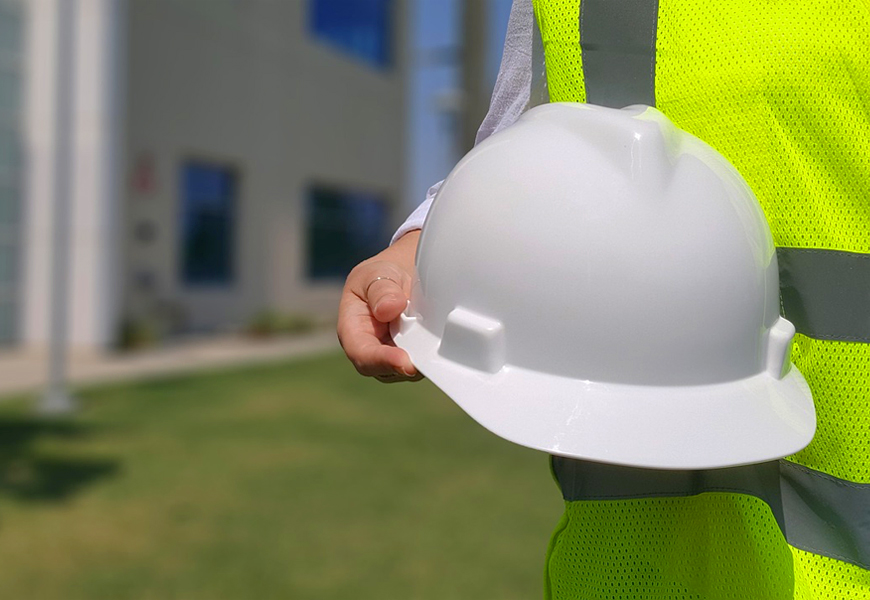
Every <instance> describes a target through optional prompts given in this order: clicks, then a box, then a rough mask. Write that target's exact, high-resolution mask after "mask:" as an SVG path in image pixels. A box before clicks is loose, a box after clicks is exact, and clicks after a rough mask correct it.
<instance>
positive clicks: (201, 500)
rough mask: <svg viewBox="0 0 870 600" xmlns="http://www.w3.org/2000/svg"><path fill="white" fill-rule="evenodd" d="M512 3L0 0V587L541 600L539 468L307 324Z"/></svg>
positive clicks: (482, 98) (433, 145)
mask: <svg viewBox="0 0 870 600" xmlns="http://www.w3.org/2000/svg"><path fill="white" fill-rule="evenodd" d="M509 11H510V0H0V596H2V597H8V598H17V599H28V598H64V599H66V598H113V599H114V598H210V599H218V598H380V599H384V598H387V599H389V598H397V599H398V598H528V597H540V595H541V593H542V584H543V568H544V564H543V557H544V554H545V550H546V545H547V540H548V536H549V534H550V532H551V530H552V529H553V527H554V526H555V524H556V521H557V520H558V517H559V515H560V510H559V505H560V500H559V494H558V492H557V491H556V488H555V486H554V484H553V483H552V481H551V479H550V475H549V472H548V468H547V459H546V457H545V456H544V455H542V454H539V453H536V452H532V451H528V450H524V449H520V448H516V447H513V446H511V445H509V444H508V443H506V442H502V441H500V440H498V439H496V438H495V437H494V436H492V435H491V434H489V433H487V432H486V431H484V430H483V429H482V428H480V427H479V426H477V425H476V424H474V423H473V422H471V421H470V419H469V418H468V417H466V416H465V415H464V414H463V413H462V412H461V411H460V410H459V409H457V408H456V407H455V406H454V405H453V404H452V403H451V402H450V400H449V399H447V398H446V397H445V396H443V394H441V393H440V392H439V391H438V390H437V389H436V388H434V386H432V385H431V384H429V383H428V382H425V381H424V382H421V383H418V384H401V385H394V386H385V385H382V384H379V383H377V382H374V381H370V380H368V379H365V378H362V377H359V376H358V375H357V374H356V372H355V371H354V369H353V368H352V366H351V365H350V364H349V363H348V362H347V361H346V359H344V357H343V355H342V354H341V352H340V349H339V348H338V344H337V340H336V336H335V331H334V325H335V318H336V308H337V302H338V298H339V295H340V291H341V287H342V283H343V280H344V277H345V276H346V275H347V273H348V272H349V271H350V269H351V268H352V267H353V266H354V265H355V264H356V263H358V262H359V261H361V260H363V259H365V258H367V257H369V256H371V255H372V254H374V253H376V252H378V251H379V250H380V249H382V248H383V247H385V246H386V245H387V243H388V242H389V239H390V236H391V235H392V232H393V231H394V230H395V229H396V228H397V227H398V225H399V224H400V223H401V222H402V221H403V220H404V219H405V217H406V216H407V215H408V214H409V213H410V212H411V211H412V210H413V208H414V207H416V205H417V204H419V202H421V201H422V200H423V198H424V197H425V193H426V189H427V188H428V187H429V186H430V185H432V184H433V183H435V182H437V181H438V180H440V179H442V178H443V177H444V176H445V175H446V174H447V173H448V172H449V170H450V169H451V168H452V166H453V164H455V162H456V161H457V160H458V158H459V157H460V156H462V154H463V153H464V152H465V151H467V150H468V149H469V148H470V147H471V145H472V143H473V138H474V133H475V131H476V129H477V126H478V124H479V123H480V121H481V119H482V118H483V115H484V114H485V112H486V109H487V106H488V102H489V96H490V93H491V90H492V86H493V83H494V81H495V77H496V73H497V71H498V64H499V60H500V57H501V49H502V45H503V41H504V32H505V29H506V25H507V19H508V14H509Z"/></svg>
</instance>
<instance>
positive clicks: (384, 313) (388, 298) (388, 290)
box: [366, 279, 408, 323]
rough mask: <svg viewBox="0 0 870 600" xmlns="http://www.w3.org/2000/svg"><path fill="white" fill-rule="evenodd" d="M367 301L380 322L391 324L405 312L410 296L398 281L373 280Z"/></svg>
mask: <svg viewBox="0 0 870 600" xmlns="http://www.w3.org/2000/svg"><path fill="white" fill-rule="evenodd" d="M366 301H367V302H368V305H369V307H370V308H371V312H372V314H373V315H374V317H375V318H376V319H377V320H378V321H380V322H381V323H389V322H390V321H393V320H394V319H396V318H398V316H399V315H400V314H401V313H402V311H403V310H405V306H406V305H407V304H408V296H407V295H406V294H405V290H403V289H402V286H401V285H399V283H397V282H396V281H391V280H390V279H373V280H372V282H370V283H369V284H368V286H367V290H366Z"/></svg>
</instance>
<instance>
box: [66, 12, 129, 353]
mask: <svg viewBox="0 0 870 600" xmlns="http://www.w3.org/2000/svg"><path fill="white" fill-rule="evenodd" d="M123 8H124V7H123V3H122V2H121V0H78V10H77V18H76V36H75V39H76V49H75V57H76V68H75V82H76V83H75V92H74V95H75V104H74V106H75V111H74V113H73V189H72V198H73V202H72V204H73V211H72V232H71V233H72V235H71V236H70V240H71V255H72V258H73V264H72V277H71V279H70V294H69V299H70V308H71V310H72V315H71V317H70V320H69V321H70V326H71V331H70V344H71V345H72V346H74V347H84V348H96V349H100V348H106V347H107V345H109V344H111V343H112V342H113V341H114V339H115V336H116V333H117V331H116V329H117V320H118V305H119V288H120V283H121V282H120V279H119V277H118V272H119V266H120V260H119V259H120V255H121V251H122V243H121V241H122V237H121V231H120V222H121V221H120V211H121V208H122V202H121V198H122V189H121V185H120V184H121V180H122V177H121V174H122V172H123V164H124V161H123V160H122V156H121V154H122V148H123V145H122V138H121V131H122V127H123V121H122V109H123V86H122V83H121V82H122V77H121V75H122V72H123V71H122V70H123V68H124V67H125V65H124V52H123V51H122V49H123V47H124V44H123V43H122V42H123V39H122V35H121V34H122V31H123V29H122V27H121V25H122V22H123V21H122V16H123V14H124V13H123Z"/></svg>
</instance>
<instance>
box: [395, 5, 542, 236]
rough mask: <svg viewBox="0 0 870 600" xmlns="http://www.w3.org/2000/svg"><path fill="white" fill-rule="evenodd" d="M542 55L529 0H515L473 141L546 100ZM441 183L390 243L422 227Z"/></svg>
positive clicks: (494, 130)
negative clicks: (489, 95)
mask: <svg viewBox="0 0 870 600" xmlns="http://www.w3.org/2000/svg"><path fill="white" fill-rule="evenodd" d="M543 56H544V53H543V48H542V46H541V40H540V34H539V33H538V27H537V26H536V24H535V15H534V10H533V9H532V0H514V1H513V5H512V6H511V13H510V17H509V18H508V26H507V33H506V34H505V40H504V52H503V53H502V57H501V67H500V68H499V71H498V77H497V78H496V81H495V87H494V88H493V91H492V100H490V104H489V111H488V112H487V113H486V117H485V118H484V119H483V123H481V125H480V129H478V131H477V136H476V137H475V140H474V143H475V144H479V143H480V142H482V141H483V140H485V139H486V138H488V137H489V136H491V135H492V134H494V133H496V132H498V131H501V130H502V129H504V128H505V127H507V126H508V125H510V124H512V123H513V122H514V121H516V120H517V119H518V118H519V116H520V115H521V114H523V112H525V111H526V110H527V109H528V108H529V107H530V106H534V105H537V104H542V103H544V102H546V101H547V97H546V96H547V90H546V78H545V76H544V59H543ZM442 183H443V181H439V182H438V183H436V184H435V185H433V186H432V187H430V188H429V191H428V192H427V193H426V200H425V201H424V202H423V203H422V204H420V206H418V207H417V208H416V209H415V210H414V212H412V213H411V215H410V216H409V217H408V218H407V220H405V222H404V223H403V224H402V226H401V227H399V229H398V230H397V231H396V233H395V234H393V239H392V240H391V241H390V243H391V244H392V243H393V242H395V241H396V240H397V239H399V238H400V237H402V236H403V235H405V234H406V233H408V232H409V231H412V230H414V229H420V228H422V227H423V221H424V220H425V219H426V214H427V213H428V212H429V207H430V206H432V200H433V199H434V198H435V194H437V193H438V189H439V188H440V187H441V184H442Z"/></svg>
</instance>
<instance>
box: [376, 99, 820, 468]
mask: <svg viewBox="0 0 870 600" xmlns="http://www.w3.org/2000/svg"><path fill="white" fill-rule="evenodd" d="M417 273H418V280H417V281H416V282H415V285H414V288H413V291H412V294H411V300H410V302H409V304H408V308H407V309H406V311H405V313H404V314H403V315H402V316H401V317H400V319H399V320H397V321H396V322H394V323H393V327H392V331H393V337H394V340H395V342H396V344H397V345H398V346H399V347H400V348H404V349H405V350H406V351H407V352H408V354H409V355H410V357H411V360H412V361H413V363H414V364H415V365H416V367H417V368H418V369H419V370H420V371H421V372H422V373H424V374H425V375H426V376H427V377H428V378H429V379H430V380H431V381H432V382H434V383H435V385H437V386H438V387H439V388H441V389H442V390H443V391H444V392H445V393H446V394H447V395H448V396H450V397H451V398H452V399H453V400H454V401H455V402H456V403H457V404H459V406H461V407H462V408H463V409H464V410H465V411H466V412H467V413H468V414H469V415H471V417H473V418H474V419H475V420H476V421H478V422H479V423H480V424H482V425H483V426H484V427H486V428H487V429H489V430H490V431H492V432H493V433H495V434H496V435H499V436H501V437H503V438H505V439H507V440H510V441H512V442H516V443H518V444H521V445H523V446H529V447H531V448H537V449H539V450H544V451H546V452H549V453H552V454H556V455H560V456H567V457H573V458H581V459H587V460H593V461H600V462H605V463H613V464H621V465H632V466H637V467H649V468H660V469H708V468H717V467H725V466H735V465H741V464H750V463H755V462H762V461H767V460H773V459H776V458H780V457H783V456H786V455H788V454H792V453H794V452H797V451H798V450H800V449H801V448H803V447H804V446H806V445H807V444H808V443H809V442H810V440H811V439H812V436H813V433H814V431H815V411H814V408H813V401H812V396H811V395H810V391H809V387H808V386H807V384H806V381H805V380H804V378H803V376H802V375H801V374H800V373H799V372H798V370H797V369H796V368H794V367H793V366H792V365H791V362H790V359H789V351H790V348H791V341H792V337H793V336H794V332H795V330H794V327H793V326H792V324H791V323H790V322H788V321H787V320H785V319H783V318H782V317H780V315H779V284H778V280H779V277H778V272H777V263H776V253H775V251H774V245H773V239H772V237H771V234H770V230H769V229H768V226H767V223H766V221H765V218H764V214H763V213H762V210H761V207H760V206H759V204H758V202H757V200H756V199H755V197H754V195H753V193H752V191H751V190H750V188H749V186H748V185H747V184H746V182H745V181H744V180H743V179H742V177H741V176H740V175H739V173H738V172H737V170H736V169H734V167H732V166H731V164H730V163H729V162H728V161H727V160H726V159H725V158H724V157H723V156H721V155H720V154H719V153H718V152H716V151H715V150H713V149H712V148H711V147H710V146H708V145H707V144H705V143H704V142H702V141H701V140H699V139H697V138H696V137H694V136H692V135H690V134H688V133H686V132H685V131H682V130H680V129H677V128H676V127H675V126H674V125H673V124H672V123H671V122H670V121H668V119H667V118H666V117H665V116H664V115H663V114H662V113H660V112H659V111H657V110H655V109H654V108H649V107H645V106H634V107H629V108H626V109H622V110H616V109H610V108H603V107H598V106H592V105H587V104H568V103H564V104H548V105H544V106H540V107H538V108H534V109H532V110H530V111H528V112H527V113H526V114H525V115H523V116H522V117H521V118H520V119H519V120H518V121H517V123H516V124H514V125H513V126H511V127H509V128H507V129H506V130H504V131H502V132H500V133H498V134H496V135H493V136H492V137H490V138H489V139H487V140H486V141H484V142H483V143H481V144H480V145H478V146H477V147H476V148H475V149H473V150H472V151H471V152H470V153H469V154H468V155H467V156H465V158H463V159H462V161H460V163H459V164H458V165H457V166H456V168H455V169H454V170H453V171H452V172H451V173H450V176H449V177H448V178H447V180H446V181H445V182H444V184H443V186H442V187H441V190H440V191H439V193H438V195H437V197H436V198H435V201H434V204H433V205H432V208H431V210H430V213H429V215H428V217H427V220H426V223H425V225H424V227H423V232H422V235H421V237H420V242H419V247H418V250H417Z"/></svg>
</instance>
